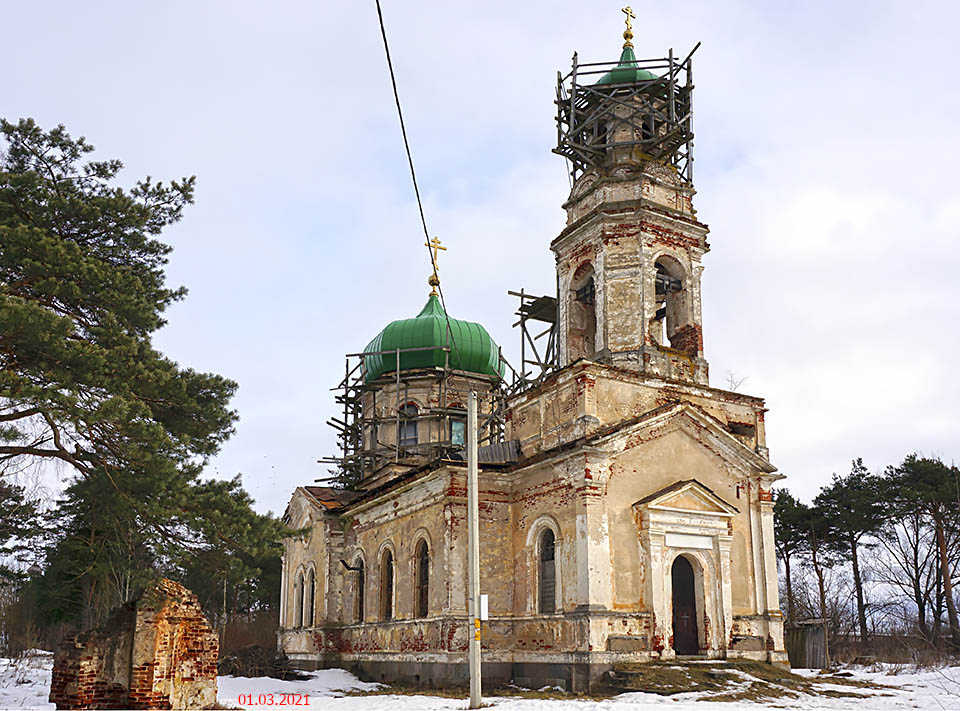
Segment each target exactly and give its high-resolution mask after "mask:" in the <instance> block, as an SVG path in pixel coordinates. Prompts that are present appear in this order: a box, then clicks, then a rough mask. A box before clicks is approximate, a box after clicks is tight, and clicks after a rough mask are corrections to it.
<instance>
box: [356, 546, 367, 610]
mask: <svg viewBox="0 0 960 711" xmlns="http://www.w3.org/2000/svg"><path fill="white" fill-rule="evenodd" d="M354 567H355V568H356V569H357V571H356V572H357V594H356V598H355V599H356V605H355V607H354V611H353V613H354V619H355V620H356V621H357V622H363V596H364V587H365V585H366V576H365V575H364V574H363V558H358V559H357V562H356V565H355V566H354Z"/></svg>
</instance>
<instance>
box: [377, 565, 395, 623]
mask: <svg viewBox="0 0 960 711" xmlns="http://www.w3.org/2000/svg"><path fill="white" fill-rule="evenodd" d="M380 619H381V620H392V619H393V553H391V552H390V551H389V550H386V551H384V552H383V558H382V559H381V563H380Z"/></svg>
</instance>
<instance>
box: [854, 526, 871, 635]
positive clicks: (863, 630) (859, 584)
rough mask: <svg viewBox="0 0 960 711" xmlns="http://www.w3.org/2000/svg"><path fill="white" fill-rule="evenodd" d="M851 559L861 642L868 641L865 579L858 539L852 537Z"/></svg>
mask: <svg viewBox="0 0 960 711" xmlns="http://www.w3.org/2000/svg"><path fill="white" fill-rule="evenodd" d="M850 560H851V562H852V563H853V586H854V587H855V588H856V590H857V617H858V618H859V621H860V642H861V643H863V644H866V643H867V636H868V633H867V608H866V605H864V604H863V581H862V579H861V578H860V561H859V559H858V558H857V539H856V537H854V536H851V537H850Z"/></svg>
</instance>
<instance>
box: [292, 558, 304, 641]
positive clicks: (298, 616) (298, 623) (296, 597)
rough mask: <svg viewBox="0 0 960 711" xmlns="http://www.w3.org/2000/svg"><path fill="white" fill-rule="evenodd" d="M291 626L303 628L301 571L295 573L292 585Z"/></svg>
mask: <svg viewBox="0 0 960 711" xmlns="http://www.w3.org/2000/svg"><path fill="white" fill-rule="evenodd" d="M293 609H294V612H293V626H294V627H303V571H302V570H300V571H297V579H296V581H295V582H294V584H293Z"/></svg>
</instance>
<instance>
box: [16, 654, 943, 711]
mask: <svg viewBox="0 0 960 711" xmlns="http://www.w3.org/2000/svg"><path fill="white" fill-rule="evenodd" d="M52 665H53V657H52V655H51V654H50V653H49V652H37V653H35V654H33V655H30V656H27V657H25V658H24V659H20V660H10V659H0V709H52V708H53V704H51V703H49V702H48V701H47V694H48V693H49V690H50V670H51V667H52ZM847 671H848V672H849V673H850V674H851V675H852V678H853V679H855V680H860V681H867V682H873V683H876V684H881V685H884V686H888V687H891V688H889V689H884V690H868V689H858V688H852V687H849V686H840V685H824V688H827V689H833V690H835V691H840V692H847V693H849V692H855V693H862V694H865V695H868V696H867V698H849V697H846V698H842V697H838V698H834V697H828V696H809V695H803V696H801V697H799V698H792V699H791V698H778V699H766V700H763V701H759V702H754V701H737V702H715V701H707V700H704V699H701V698H698V697H700V696H701V694H699V693H697V692H691V693H686V694H675V695H673V696H659V695H657V694H645V693H626V694H621V695H620V696H615V697H613V698H610V699H606V700H602V701H587V700H578V699H575V698H570V699H533V698H518V697H510V698H504V697H496V696H489V697H485V698H484V702H485V703H487V704H491V705H492V706H493V707H495V708H497V709H500V710H501V711H633V710H634V709H636V710H637V711H642V710H643V709H663V710H664V711H666V710H667V709H669V710H670V711H706V709H711V708H712V709H714V711H740V710H741V709H742V710H745V711H758V709H760V708H764V707H774V708H783V709H811V710H815V709H820V710H823V711H848V710H851V709H857V711H893V710H899V709H924V711H926V710H928V709H929V710H931V711H934V710H935V711H960V667H949V668H944V669H915V668H895V667H891V666H889V665H887V666H875V667H870V668H864V667H850V668H849V669H847ZM798 673H801V674H803V675H804V676H808V677H813V676H816V672H813V671H810V670H798ZM746 683H747V682H746V681H745V682H744V684H745V685H746ZM376 688H379V685H378V684H369V683H365V682H362V681H359V680H358V679H357V678H356V677H355V676H353V675H352V674H349V673H348V672H345V671H343V670H342V669H327V670H323V671H319V672H316V673H314V674H312V675H311V676H310V678H309V679H305V680H303V681H280V680H279V679H271V678H267V677H258V678H245V677H230V676H222V677H220V679H219V701H220V703H221V704H222V705H223V706H225V707H236V708H251V709H252V708H258V709H260V708H265V707H266V706H267V705H268V704H269V703H270V701H271V700H272V702H273V704H272V705H273V707H274V708H277V707H279V708H286V709H289V710H290V711H296V709H334V710H339V709H343V710H344V711H366V710H367V709H373V710H378V709H388V710H389V711H413V710H414V709H417V710H419V709H465V708H467V701H466V700H465V699H447V698H441V697H437V696H426V695H424V696H407V695H366V696H353V695H350V696H347V695H346V692H350V691H352V692H363V691H370V690H372V689H376ZM261 694H262V695H263V699H261V698H260V696H261ZM270 694H272V695H273V696H272V699H271V697H270V696H268V695H270ZM298 694H299V697H298V696H297V695H298ZM241 695H242V696H243V701H244V702H246V701H247V700H248V699H247V697H252V702H253V703H240V701H241V698H240V697H241ZM284 695H286V697H285V696H284ZM291 695H293V696H291ZM294 701H298V702H299V703H297V704H294V703H293V702H294ZM261 702H262V703H261Z"/></svg>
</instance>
